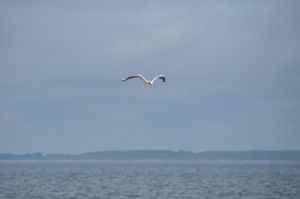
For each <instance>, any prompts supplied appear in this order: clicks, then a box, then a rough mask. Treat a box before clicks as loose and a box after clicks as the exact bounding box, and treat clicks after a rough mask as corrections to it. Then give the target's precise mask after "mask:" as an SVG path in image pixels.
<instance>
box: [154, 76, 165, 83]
mask: <svg viewBox="0 0 300 199" xmlns="http://www.w3.org/2000/svg"><path fill="white" fill-rule="evenodd" d="M157 78H159V79H161V80H162V81H163V82H166V81H167V78H166V76H164V75H158V76H157V77H155V78H154V79H153V80H152V82H154V81H155V80H156V79H157Z"/></svg>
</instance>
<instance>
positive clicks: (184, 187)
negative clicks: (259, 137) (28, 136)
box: [0, 160, 300, 199]
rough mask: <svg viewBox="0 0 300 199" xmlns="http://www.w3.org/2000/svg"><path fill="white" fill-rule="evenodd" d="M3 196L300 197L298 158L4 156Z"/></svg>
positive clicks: (107, 198)
mask: <svg viewBox="0 0 300 199" xmlns="http://www.w3.org/2000/svg"><path fill="white" fill-rule="evenodd" d="M0 198H1V199H202V198H203V199H204V198H206V199H214V198H228V199H235V198H236V199H241V198H245V199H247V198H249V199H250V198H251V199H268V198H270V199H276V198H278V199H285V198H286V199H299V198H300V162H273V161H271V162H267V161H265V162H264V161H257V162H255V161H161V160H157V161H156V160H153V161H87V160H85V161H75V160H74V161H0Z"/></svg>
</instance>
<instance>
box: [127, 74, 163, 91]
mask: <svg viewBox="0 0 300 199" xmlns="http://www.w3.org/2000/svg"><path fill="white" fill-rule="evenodd" d="M132 78H139V79H140V80H141V81H142V82H143V83H144V87H146V88H150V87H151V86H152V85H153V82H154V81H155V80H156V79H157V78H159V79H161V80H162V81H163V82H166V81H167V78H166V77H165V76H164V75H158V76H157V77H155V78H154V79H153V80H151V81H149V80H146V79H145V78H144V77H143V76H142V75H141V74H135V75H130V76H128V77H125V78H124V79H122V81H123V82H125V81H127V80H129V79H132Z"/></svg>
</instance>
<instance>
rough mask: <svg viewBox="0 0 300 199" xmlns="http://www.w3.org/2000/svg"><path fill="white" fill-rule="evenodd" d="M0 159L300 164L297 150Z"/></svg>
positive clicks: (3, 157)
mask: <svg viewBox="0 0 300 199" xmlns="http://www.w3.org/2000/svg"><path fill="white" fill-rule="evenodd" d="M0 160H199V161H201V160H203V161H205V160H212V161H218V160H228V161H230V160H234V161H300V151H298V150H279V151H275V150H274V151H264V150H251V151H204V152H199V153H195V152H190V151H183V150H180V151H168V150H124V151H99V152H90V153H83V154H78V155H69V154H46V155H43V154H42V153H27V154H7V153H0Z"/></svg>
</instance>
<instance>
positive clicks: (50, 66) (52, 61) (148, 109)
mask: <svg viewBox="0 0 300 199" xmlns="http://www.w3.org/2000/svg"><path fill="white" fill-rule="evenodd" d="M299 9H300V2H299V1H292V0H290V1H276V0H275V1H273V0H272V1H271V0H266V1H217V0H216V1H149V2H148V1H131V0H129V1H24V2H23V1H22V2H20V1H1V2H0V28H1V34H0V44H1V45H0V57H1V59H0V93H1V95H0V153H16V154H22V153H33V152H42V153H44V154H45V153H68V154H80V153H85V152H92V151H107V150H134V149H162V150H175V151H178V150H181V149H182V150H187V151H193V152H200V151H207V150H252V149H259V150H287V149H296V150H300V141H299V140H300V56H299V52H300V36H299V35H300V26H299V19H300V12H299ZM135 73H141V74H142V75H143V76H144V77H146V78H147V79H152V78H153V77H155V76H157V75H159V74H163V75H166V77H167V82H166V83H162V82H161V81H160V80H156V81H155V82H154V85H153V87H152V88H149V89H146V88H143V87H142V82H140V81H139V80H136V79H132V80H128V81H126V82H121V81H120V80H121V79H122V78H124V77H126V76H128V75H131V74H135Z"/></svg>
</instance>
